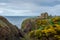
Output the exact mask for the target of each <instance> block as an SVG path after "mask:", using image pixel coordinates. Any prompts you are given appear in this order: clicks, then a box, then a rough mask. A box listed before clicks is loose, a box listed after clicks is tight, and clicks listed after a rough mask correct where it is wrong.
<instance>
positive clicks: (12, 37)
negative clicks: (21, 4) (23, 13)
mask: <svg viewBox="0 0 60 40" xmlns="http://www.w3.org/2000/svg"><path fill="white" fill-rule="evenodd" d="M20 31H21V30H20V29H18V28H17V26H15V25H13V24H11V23H10V22H9V21H8V20H7V19H6V18H5V17H3V16H0V40H20V37H23V35H22V33H21V32H20Z"/></svg>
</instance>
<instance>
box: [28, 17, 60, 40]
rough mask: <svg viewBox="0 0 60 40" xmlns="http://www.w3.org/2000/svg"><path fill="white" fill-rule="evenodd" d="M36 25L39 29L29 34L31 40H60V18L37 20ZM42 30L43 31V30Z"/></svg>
mask: <svg viewBox="0 0 60 40" xmlns="http://www.w3.org/2000/svg"><path fill="white" fill-rule="evenodd" d="M36 25H37V27H39V29H36V30H33V31H31V32H29V34H28V35H29V37H30V38H36V39H39V40H43V38H45V39H46V40H49V39H50V38H51V39H53V40H60V17H54V18H51V19H45V20H36ZM41 28H42V29H41Z"/></svg>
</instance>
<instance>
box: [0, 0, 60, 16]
mask: <svg viewBox="0 0 60 40" xmlns="http://www.w3.org/2000/svg"><path fill="white" fill-rule="evenodd" d="M43 12H48V13H49V14H51V15H60V0H0V15H2V16H38V15H40V13H43Z"/></svg>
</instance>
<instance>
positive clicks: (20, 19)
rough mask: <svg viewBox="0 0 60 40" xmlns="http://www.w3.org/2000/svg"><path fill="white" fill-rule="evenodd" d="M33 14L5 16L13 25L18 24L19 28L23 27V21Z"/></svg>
mask: <svg viewBox="0 0 60 40" xmlns="http://www.w3.org/2000/svg"><path fill="white" fill-rule="evenodd" d="M30 17H31V16H5V18H6V19H7V20H8V21H9V22H10V23H12V24H13V25H16V26H17V27H18V28H21V24H22V22H23V21H24V20H25V19H27V18H30Z"/></svg>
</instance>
